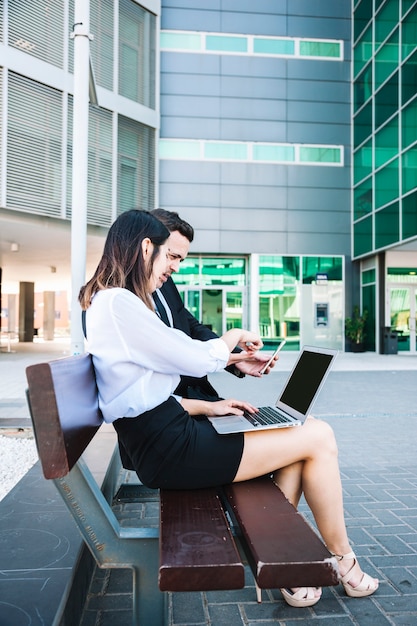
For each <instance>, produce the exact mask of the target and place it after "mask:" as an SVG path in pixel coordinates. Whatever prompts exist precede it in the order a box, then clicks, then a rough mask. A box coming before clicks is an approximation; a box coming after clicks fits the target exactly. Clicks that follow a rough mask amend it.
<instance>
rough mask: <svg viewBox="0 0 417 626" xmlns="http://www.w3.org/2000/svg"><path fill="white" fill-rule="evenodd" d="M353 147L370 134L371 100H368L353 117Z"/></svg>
mask: <svg viewBox="0 0 417 626" xmlns="http://www.w3.org/2000/svg"><path fill="white" fill-rule="evenodd" d="M353 135H354V144H355V148H356V147H357V146H359V145H360V144H361V143H363V142H364V141H365V140H366V139H368V137H370V135H372V102H368V104H366V105H365V106H364V107H363V109H362V110H361V111H359V113H357V114H356V115H355V117H354V118H353Z"/></svg>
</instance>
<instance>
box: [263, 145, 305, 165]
mask: <svg viewBox="0 0 417 626" xmlns="http://www.w3.org/2000/svg"><path fill="white" fill-rule="evenodd" d="M253 160H254V161H273V162H277V163H279V162H285V161H290V162H291V161H294V160H295V151H294V146H285V145H283V146H280V145H274V144H269V145H268V144H261V143H257V144H255V145H254V146H253Z"/></svg>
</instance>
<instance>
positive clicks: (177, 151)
mask: <svg viewBox="0 0 417 626" xmlns="http://www.w3.org/2000/svg"><path fill="white" fill-rule="evenodd" d="M159 158H160V159H192V160H195V159H199V158H201V156H200V142H199V141H171V140H168V139H160V140H159Z"/></svg>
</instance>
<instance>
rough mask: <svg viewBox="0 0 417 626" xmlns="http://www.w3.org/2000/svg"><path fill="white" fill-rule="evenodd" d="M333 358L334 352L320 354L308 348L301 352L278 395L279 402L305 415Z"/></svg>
mask: <svg viewBox="0 0 417 626" xmlns="http://www.w3.org/2000/svg"><path fill="white" fill-rule="evenodd" d="M333 358H334V354H322V353H320V352H309V351H308V350H305V351H304V352H302V353H301V356H300V358H299V360H298V363H297V365H296V366H295V368H294V370H293V372H292V374H291V376H290V378H289V380H288V382H287V385H286V386H285V388H284V391H283V392H282V394H281V396H280V399H279V400H280V402H284V403H285V404H287V405H288V406H291V407H293V408H294V409H296V411H298V412H299V413H302V414H303V415H305V414H306V412H307V411H308V409H309V408H310V406H311V403H312V402H313V400H314V396H315V394H316V392H317V389H318V388H319V387H320V385H321V383H322V381H323V378H324V377H325V375H326V372H327V370H328V368H329V366H330V364H331V362H332V360H333Z"/></svg>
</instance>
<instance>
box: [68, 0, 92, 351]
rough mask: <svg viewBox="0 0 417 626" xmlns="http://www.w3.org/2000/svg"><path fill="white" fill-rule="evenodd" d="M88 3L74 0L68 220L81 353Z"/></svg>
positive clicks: (75, 330) (74, 323) (74, 332)
mask: <svg viewBox="0 0 417 626" xmlns="http://www.w3.org/2000/svg"><path fill="white" fill-rule="evenodd" d="M89 30H90V2H89V0H75V5H74V27H73V33H72V34H71V37H72V38H73V40H74V113H73V132H72V218H71V285H72V289H71V292H72V295H71V353H72V354H81V353H83V352H84V336H83V330H82V324H81V308H80V305H79V303H78V293H79V290H80V287H81V286H82V285H83V284H84V283H85V269H86V259H87V180H88V179H87V174H88V100H89V72H90V32H89Z"/></svg>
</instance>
